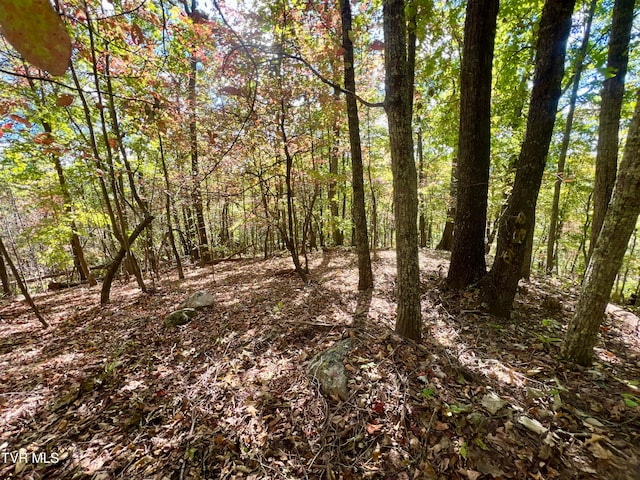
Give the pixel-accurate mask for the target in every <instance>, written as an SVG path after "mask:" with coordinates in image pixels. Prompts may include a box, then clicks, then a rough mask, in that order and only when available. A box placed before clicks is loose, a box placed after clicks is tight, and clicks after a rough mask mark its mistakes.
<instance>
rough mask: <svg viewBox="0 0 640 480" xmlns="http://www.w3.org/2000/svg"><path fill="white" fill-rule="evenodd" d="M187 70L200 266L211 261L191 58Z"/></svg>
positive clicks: (192, 61)
mask: <svg viewBox="0 0 640 480" xmlns="http://www.w3.org/2000/svg"><path fill="white" fill-rule="evenodd" d="M189 65H190V70H189V109H190V111H191V112H190V118H189V144H190V149H191V180H192V186H191V201H192V204H193V210H194V212H195V227H196V234H197V236H196V241H197V242H198V248H197V252H198V259H199V260H200V263H201V264H205V263H207V262H209V261H210V260H211V255H210V253H209V241H208V239H207V228H206V225H205V223H204V209H203V205H202V188H201V186H200V163H199V159H198V128H197V115H196V75H197V71H198V69H197V65H198V63H197V61H196V60H195V58H192V59H191V61H190V63H189Z"/></svg>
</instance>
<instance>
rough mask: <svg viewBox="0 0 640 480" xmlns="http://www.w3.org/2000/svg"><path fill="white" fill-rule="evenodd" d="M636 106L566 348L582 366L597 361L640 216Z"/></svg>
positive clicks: (639, 103) (567, 355) (639, 141)
mask: <svg viewBox="0 0 640 480" xmlns="http://www.w3.org/2000/svg"><path fill="white" fill-rule="evenodd" d="M636 102H637V103H636V109H635V112H634V114H633V120H632V121H631V125H630V126H629V133H628V136H627V144H626V147H625V151H624V156H623V157H622V162H621V163H620V173H619V174H618V178H617V180H616V183H615V188H614V191H613V198H612V200H611V204H610V206H609V208H608V210H607V214H606V216H605V219H604V224H603V226H602V231H601V233H600V235H599V236H598V240H597V241H596V245H595V248H594V250H593V255H592V256H591V261H590V262H589V267H588V268H587V273H586V276H585V279H584V281H583V283H582V291H581V292H580V298H579V299H578V304H577V306H576V312H575V314H574V315H573V317H572V319H571V321H570V322H569V326H568V328H567V333H566V336H565V341H564V344H563V346H562V354H563V356H564V357H565V358H567V359H568V360H570V361H572V362H575V363H577V364H579V365H590V364H591V362H592V361H593V347H594V345H595V344H596V341H597V339H598V332H599V330H600V324H601V323H602V319H603V317H604V311H605V308H606V306H607V303H608V302H609V295H610V294H611V287H612V286H613V281H614V280H615V277H616V275H617V273H618V270H620V267H621V265H622V261H623V259H624V254H625V250H626V249H627V244H628V242H629V238H630V237H631V234H632V233H633V230H634V228H635V226H636V222H637V220H638V214H640V95H639V96H638V98H637V100H636Z"/></svg>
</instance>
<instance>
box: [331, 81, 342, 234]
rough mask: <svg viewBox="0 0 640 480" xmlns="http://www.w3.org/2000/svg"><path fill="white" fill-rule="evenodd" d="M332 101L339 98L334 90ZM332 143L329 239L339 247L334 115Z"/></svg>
mask: <svg viewBox="0 0 640 480" xmlns="http://www.w3.org/2000/svg"><path fill="white" fill-rule="evenodd" d="M334 97H335V98H334V101H335V102H336V103H337V102H338V99H339V97H340V92H339V91H338V90H336V91H335V92H334ZM332 134H333V138H332V140H333V143H332V145H331V154H330V159H329V192H328V193H329V212H330V214H331V216H330V221H329V229H330V230H331V238H332V239H333V245H334V246H339V245H342V244H343V243H344V233H343V232H342V228H340V227H339V225H338V224H339V215H340V211H339V210H340V209H339V208H338V194H337V185H338V180H337V178H338V160H339V159H340V124H339V117H338V115H337V114H336V115H335V117H334V124H333V128H332Z"/></svg>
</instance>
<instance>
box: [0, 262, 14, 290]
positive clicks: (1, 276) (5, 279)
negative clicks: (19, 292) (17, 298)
mask: <svg viewBox="0 0 640 480" xmlns="http://www.w3.org/2000/svg"><path fill="white" fill-rule="evenodd" d="M0 280H1V281H2V295H3V296H4V297H10V296H12V295H13V290H11V282H10V281H9V274H8V273H7V267H6V265H5V263H4V259H3V255H0Z"/></svg>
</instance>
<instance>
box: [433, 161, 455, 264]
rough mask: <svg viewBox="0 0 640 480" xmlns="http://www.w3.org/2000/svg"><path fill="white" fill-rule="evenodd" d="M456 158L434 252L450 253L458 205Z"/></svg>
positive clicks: (452, 165)
mask: <svg viewBox="0 0 640 480" xmlns="http://www.w3.org/2000/svg"><path fill="white" fill-rule="evenodd" d="M457 196H458V158H457V157H456V158H454V159H453V162H451V182H450V183H449V206H448V207H447V220H446V222H445V224H444V231H443V232H442V237H441V238H440V241H439V242H438V245H436V250H445V251H447V252H450V251H451V247H452V246H453V228H454V226H455V218H456V206H457V203H458V200H457Z"/></svg>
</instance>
